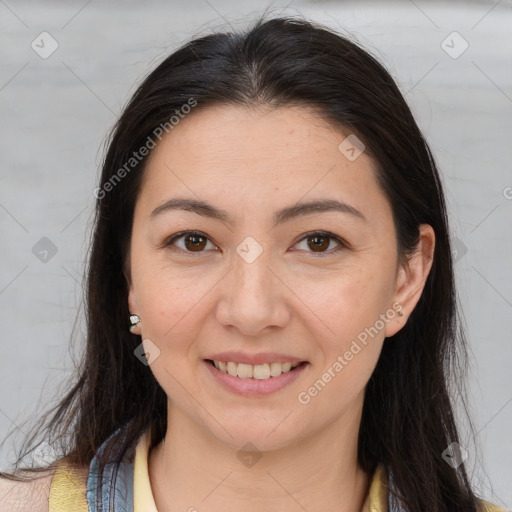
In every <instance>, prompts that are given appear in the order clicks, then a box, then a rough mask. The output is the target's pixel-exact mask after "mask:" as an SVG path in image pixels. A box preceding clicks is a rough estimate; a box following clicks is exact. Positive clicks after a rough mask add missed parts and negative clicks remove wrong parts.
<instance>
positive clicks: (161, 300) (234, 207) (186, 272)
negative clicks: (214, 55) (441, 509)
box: [126, 106, 435, 512]
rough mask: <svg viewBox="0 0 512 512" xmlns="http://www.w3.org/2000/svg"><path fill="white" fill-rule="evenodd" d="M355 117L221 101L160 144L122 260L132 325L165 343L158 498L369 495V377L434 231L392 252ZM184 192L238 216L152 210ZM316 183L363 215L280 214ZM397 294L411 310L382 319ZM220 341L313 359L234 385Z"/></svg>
mask: <svg viewBox="0 0 512 512" xmlns="http://www.w3.org/2000/svg"><path fill="white" fill-rule="evenodd" d="M348 134H349V132H346V133H342V131H340V130H339V129H337V128H334V127H333V126H332V125H330V124H328V123H327V122H325V121H324V120H322V119H321V118H320V117H318V115H315V114H314V113H313V112H312V111H310V110H308V109H306V108H299V107H287V108H278V109H275V110H263V109H259V110H256V109H254V110H248V109H243V108H240V107H235V106H218V107H209V108H207V109H205V110H202V111H196V112H194V113H193V114H191V115H189V116H188V117H186V118H185V119H183V120H182V121H181V122H180V123H179V125H177V126H175V127H174V129H173V130H172V131H171V132H170V133H169V134H168V135H167V136H166V137H165V138H163V140H162V142H160V143H159V145H158V146H157V147H156V148H155V149H154V150H153V152H152V154H151V157H150V160H149V162H148V166H147V168H146V171H145V175H144V179H143V183H142V187H141V190H140V194H139V196H138V199H137V203H136V208H135V215H134V223H133V231H132V239H131V246H130V253H129V257H128V260H127V267H126V274H127V277H128V281H129V290H130V291H129V308H130V312H131V313H132V314H137V315H139V317H140V318H141V322H140V323H139V324H138V326H137V328H136V330H135V331H134V332H135V333H136V334H140V335H141V337H142V339H143V340H146V339H150V340H151V343H154V345H156V346H157V347H158V349H159V350H160V354H159V355H158V357H157V358H156V359H155V360H154V361H153V362H152V363H151V365H150V369H151V371H152V372H153V374H154V376H155V378H156V379H157V380H158V382H159V383H160V385H161V386H162V388H163V389H164V390H165V392H166V394H167V396H168V398H169V401H168V429H167V434H166V437H165V440H164V441H163V442H162V443H160V444H159V445H158V446H157V447H156V448H155V449H154V450H153V451H152V452H151V453H150V457H149V472H150V479H151V484H152V489H153V493H154V497H155V502H156V505H157V507H158V509H159V510H160V511H161V512H166V511H170V510H188V509H189V508H190V507H195V508H196V509H197V510H201V511H203V510H209V511H220V510H223V511H231V510H233V511H234V510H241V509H243V510H247V511H261V510H266V511H267V512H274V511H276V512H277V511H280V512H283V511H284V512H287V511H290V512H291V511H296V510H299V509H300V507H301V506H302V507H304V509H305V510H308V511H310V512H313V511H320V510H340V511H343V512H349V511H350V512H355V511H360V510H363V509H365V508H366V507H367V502H366V503H365V500H366V495H367V492H368V486H369V483H370V481H371V475H368V474H366V473H365V472H363V471H362V470H361V469H360V467H359V466H358V463H357V436H358V429H359V423H360V418H361V410H362V405H363V398H364V388H365V385H366V383H367V381H368V379H369V378H370V376H371V374H372V371H373V369H374V367H375V365H376V363H377V360H378V357H379V354H380V351H381V348H382V345H383V343H385V337H387V336H391V335H393V334H395V333H396V332H397V331H398V330H399V329H401V328H402V327H403V325H404V324H405V322H406V321H407V317H408V315H409V314H410V313H411V311H412V310H413V308H414V306H415V305H416V303H417V301H418V299H419V297H420V295H421V291H422V289H423V286H424V284H425V280H426V278H427V275H428V272H429V270H430V267H431V263H432V255H433V250H434V243H435V240H434V238H435V237H434V233H433V230H432V228H431V227H430V226H427V225H422V226H421V229H420V235H421V236H420V243H419V245H418V248H417V251H416V253H415V254H414V255H413V256H412V257H411V258H410V260H409V262H408V265H406V266H401V265H399V258H398V254H397V248H396V246H397V243H396V234H395V229H394V224H393V218H392V211H391V206H390V204H389V202H388V200H387V198H386V197H385V195H384V194H383V192H382V190H381V189H380V188H379V186H378V184H377V181H376V179H375V170H374V165H373V161H372V160H371V158H370V157H369V156H368V155H367V154H366V153H364V152H363V153H362V154H361V155H360V156H359V157H358V158H357V159H356V160H354V161H350V160H349V159H347V158H346V156H345V155H344V154H342V153H341V152H340V150H339V149H338V146H339V144H340V142H342V141H343V140H344V139H345V137H346V136H347V135H348ZM178 196H179V197H187V198H191V199H200V200H203V201H207V202H209V203H212V204H213V205H214V206H216V207H217V208H220V209H222V210H225V211H226V212H227V213H229V215H230V216H231V217H232V224H228V223H226V222H222V221H219V220H215V219H209V218H206V217H202V216H200V215H198V214H196V213H193V212H188V211H178V210H174V211H168V212H165V213H162V214H160V215H157V216H155V217H154V218H153V219H151V220H150V214H151V212H152V211H153V210H154V209H155V208H156V207H158V206H160V205H161V204H163V203H164V202H165V201H167V200H168V199H170V198H172V197H178ZM315 199H337V200H341V201H344V202H345V203H348V204H350V205H351V206H353V207H354V208H356V209H357V210H359V211H360V212H361V213H362V214H363V215H364V217H365V220H363V219H361V218H359V217H357V216H355V215H351V214H348V213H340V212H322V213H313V214H309V215H307V216H302V217H298V218H294V219H291V220H289V221H287V222H285V223H283V224H281V225H278V226H275V227H273V222H272V215H273V213H274V212H275V211H276V210H278V209H280V208H283V207H286V206H291V205H293V204H295V203H296V202H298V201H301V202H305V201H310V200H315ZM183 230H197V231H200V232H202V233H204V235H206V236H207V237H208V238H207V239H206V240H201V242H202V245H201V247H203V249H202V252H201V251H199V252H198V251H194V245H193V243H191V242H190V241H189V242H188V243H187V239H186V238H181V239H179V240H176V241H175V242H174V245H173V246H170V247H167V248H166V247H163V246H164V243H165V241H166V240H168V239H169V238H170V237H171V236H172V235H173V234H175V233H178V232H179V231H183ZM318 230H322V231H327V232H330V233H333V234H334V235H336V236H338V237H340V238H341V239H342V240H344V241H346V243H347V246H346V247H342V249H341V250H339V251H335V250H334V249H336V248H337V247H339V246H340V244H339V243H338V242H337V241H336V240H335V239H330V242H329V239H328V238H327V239H326V240H323V241H321V242H322V248H321V249H320V250H319V249H317V250H316V251H315V245H314V240H313V241H312V238H313V239H314V236H313V237H310V238H309V239H308V238H305V237H306V235H309V234H310V232H314V231H318ZM248 236H250V237H252V238H254V239H255V240H256V241H257V242H258V244H259V245H260V246H261V248H262V253H261V255H260V256H259V257H258V258H257V259H256V260H255V261H254V262H252V263H250V264H249V263H247V262H246V261H245V260H244V259H243V258H242V257H240V255H239V254H238V253H237V252H236V249H237V247H238V246H239V245H240V243H241V242H242V241H243V240H244V239H245V238H246V237H248ZM308 241H309V242H308ZM172 247H174V250H172ZM187 251H188V252H187ZM322 251H323V252H322ZM322 254H324V255H322ZM397 303H398V304H399V306H398V307H399V308H400V307H401V311H402V312H403V313H404V315H403V316H399V315H397V314H394V315H393V316H392V318H390V317H391V314H390V313H389V312H390V311H394V312H395V313H396V308H397V306H396V304H397ZM393 304H395V309H393ZM386 312H387V313H386ZM383 314H384V316H385V318H386V319H387V321H386V322H383V323H384V326H383V327H382V329H380V330H379V332H378V334H377V335H374V336H373V337H371V338H370V339H369V342H368V343H367V344H366V345H365V346H362V349H361V350H360V351H359V352H358V353H357V354H356V355H354V357H353V358H352V359H351V360H350V361H348V364H347V365H346V366H344V368H343V370H342V371H340V372H338V373H336V374H335V375H336V376H335V377H333V378H332V379H331V381H330V382H329V383H328V384H327V385H326V386H325V387H324V388H323V389H322V390H321V392H319V393H318V394H317V395H316V396H314V397H313V398H311V400H310V401H309V403H307V404H302V403H300V402H299V401H298V399H297V397H298V394H299V393H300V392H304V391H307V390H308V388H309V387H310V386H312V385H313V384H314V382H315V381H317V380H318V379H319V378H320V377H321V376H322V374H323V373H324V372H325V371H326V370H327V369H328V368H329V367H332V366H333V363H334V362H335V361H336V360H337V358H338V356H339V355H343V354H345V353H346V351H347V350H349V349H350V347H351V344H352V342H353V340H354V339H356V337H357V336H358V334H360V333H361V332H363V331H364V330H365V328H370V327H371V326H375V325H376V321H377V320H379V315H383ZM380 318H382V317H380ZM380 325H381V324H377V327H379V326H380ZM227 350H239V351H244V352H250V353H259V352H271V351H273V352H280V353H284V354H290V355H293V356H295V357H299V358H300V359H301V360H305V361H308V363H309V365H308V367H307V368H306V370H305V371H304V372H303V373H302V375H301V376H300V377H299V378H298V379H297V380H295V382H293V383H292V384H290V385H289V386H287V387H285V388H284V389H282V390H280V391H278V392H276V393H274V394H272V395H269V396H266V397H250V398H248V397H242V396H239V395H236V394H233V393H231V392H229V391H227V390H225V389H223V388H221V387H220V385H219V384H217V383H216V381H215V380H214V379H213V378H212V376H211V375H210V372H209V371H208V369H207V368H206V367H205V363H204V361H203V359H204V358H205V357H207V356H208V355H209V354H212V353H215V352H221V351H227ZM248 442H250V443H252V444H253V445H254V446H256V447H257V450H258V451H259V454H260V455H261V458H260V459H259V460H258V462H257V463H256V464H254V465H253V466H251V467H247V466H246V465H245V464H243V463H242V462H241V461H240V459H239V458H238V457H237V452H238V451H239V450H240V449H241V448H242V447H243V446H244V445H246V443H248Z"/></svg>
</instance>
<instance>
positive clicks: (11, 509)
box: [0, 470, 55, 512]
mask: <svg viewBox="0 0 512 512" xmlns="http://www.w3.org/2000/svg"><path fill="white" fill-rule="evenodd" d="M54 473H55V470H48V471H45V472H41V473H40V474H39V475H37V477H31V478H30V479H28V477H27V480H24V481H17V480H10V479H7V478H4V477H0V512H48V502H49V497H50V486H51V483H52V479H53V475H54Z"/></svg>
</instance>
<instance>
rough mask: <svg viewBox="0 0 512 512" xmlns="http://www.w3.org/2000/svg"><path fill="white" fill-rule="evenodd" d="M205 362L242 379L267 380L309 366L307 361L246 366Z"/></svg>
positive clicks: (227, 362) (242, 364) (233, 363)
mask: <svg viewBox="0 0 512 512" xmlns="http://www.w3.org/2000/svg"><path fill="white" fill-rule="evenodd" d="M205 361H206V362H207V363H209V364H211V365H212V366H214V367H215V368H216V369H217V370H219V371H220V372H223V373H226V374H228V375H231V376H232V377H238V378H240V379H252V380H267V379H272V378H275V377H279V376H280V375H282V374H283V373H288V372H293V371H295V370H296V369H297V368H299V367H301V366H304V365H306V364H308V362H307V361H302V362H300V363H293V364H292V363H264V364H255V365H252V364H245V363H235V362H232V361H213V360H212V359H205Z"/></svg>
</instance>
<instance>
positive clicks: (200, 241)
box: [184, 235, 206, 251]
mask: <svg viewBox="0 0 512 512" xmlns="http://www.w3.org/2000/svg"><path fill="white" fill-rule="evenodd" d="M184 244H185V247H186V248H187V249H190V250H191V251H202V250H203V249H204V247H205V245H206V238H205V237H204V236H201V235H186V236H185V238H184Z"/></svg>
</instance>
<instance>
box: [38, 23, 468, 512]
mask: <svg viewBox="0 0 512 512" xmlns="http://www.w3.org/2000/svg"><path fill="white" fill-rule="evenodd" d="M191 99H192V101H195V102H196V104H195V106H194V111H197V110H199V109H204V108H208V107H210V106H212V105H236V106H241V107H247V108H254V107H258V106H266V107H271V108H274V107H287V106H306V107H309V108H312V109H314V110H315V111H317V112H318V113H320V114H321V115H322V116H323V117H324V118H325V119H326V120H328V121H330V122H331V123H332V124H333V125H334V126H337V127H341V128H343V129H344V130H347V129H348V130H350V131H351V132H352V133H354V134H356V136H357V137H358V138H359V139H360V140H362V141H363V143H364V144H365V146H366V152H367V154H368V155H369V156H371V157H372V159H373V161H374V162H375V165H376V167H377V171H378V172H377V179H378V182H379V185H380V186H381V188H382V190H383V192H384V194H385V195H386V197H387V198H388V199H389V201H390V203H391V205H392V212H393V219H394V225H395V229H396V233H397V240H398V248H399V254H400V256H401V257H402V258H404V259H406V258H407V256H408V255H410V254H411V252H412V251H413V250H414V248H415V246H416V244H417V242H418V236H419V230H418V228H419V225H420V224H422V223H426V224H430V225H431V226H432V228H433V229H434V231H435V236H436V245H435V254H434V261H433V266H432V268H431V271H430V274H429V276H428V279H427V281H426V285H425V287H424V290H423V293H422V295H421V298H420V300H419V302H418V304H417V305H416V308H415V309H414V311H413V312H412V314H411V315H410V317H409V319H408V321H407V323H406V325H405V326H404V328H402V329H401V330H400V331H399V332H398V333H397V334H395V335H394V336H392V337H390V338H388V339H387V341H386V343H385V344H384V347H383V350H382V353H381V355H380V358H379V361H378V363H377V366H376V368H375V371H374V372H373V374H372V376H371V378H370V380H369V382H368V384H367V387H366V392H365V399H364V405H363V414H362V420H361V425H360V432H359V444H358V459H359V463H360V465H361V467H362V468H363V469H364V470H366V471H369V472H371V471H373V470H374V469H375V468H376V467H377V465H379V464H380V465H382V466H383V467H384V469H385V471H386V474H387V475H388V477H390V478H392V481H393V489H394V499H395V501H396V503H399V504H400V505H401V506H402V507H403V508H404V509H405V510H407V511H408V512H425V511H426V510H428V511H430V512H468V511H476V510H477V499H476V498H475V495H474V494H473V492H472V490H471V486H470V483H469V480H468V476H467V473H466V470H465V468H464V464H462V465H460V466H459V467H458V468H457V469H453V468H452V467H451V466H450V465H448V464H447V463H446V462H445V461H444V460H443V458H442V456H441V454H442V453H443V451H444V450H445V449H446V448H447V446H448V445H450V444H451V443H454V442H458V440H459V437H458V433H457V427H456V423H455V419H454V412H453V408H452V407H453V406H452V403H451V397H450V383H451V382H452V381H453V379H454V375H455V372H456V371H457V370H459V369H460V368H463V366H464V364H462V366H461V362H462V363H464V361H465V360H466V345H465V340H464V336H463V333H462V331H461V329H460V325H459V322H458V320H457V315H456V295H455V288H454V275H453V262H452V256H451V251H450V241H449V230H448V221H447V214H446V207H445V200H444V196H443V190H442V184H441V180H440V177H439V173H438V170H437V168H436V163H435V160H434V158H433V156H432V154H431V151H430V149H429V147H428V144H427V142H426V141H425V139H424V137H423V136H422V133H421V132H420V129H419V128H418V126H417V124H416V122H415V120H414V118H413V116H412V114H411V111H410V109H409V107H408V105H407V103H406V101H405V100H404V97H403V96H402V94H401V93H400V91H399V89H398V87H397V85H396V84H395V82H394V81H393V79H392V77H391V76H390V74H389V73H388V72H387V71H386V70H385V69H384V67H383V66H382V65H381V64H380V63H379V62H378V61H377V59H375V58H374V57H373V56H371V55H370V54H369V53H368V52H367V51H366V50H364V49H362V47H360V46H359V44H356V43H354V42H352V41H351V40H349V39H348V38H346V37H344V36H341V35H339V34H337V33H335V32H333V31H332V30H330V29H327V28H326V27H324V26H322V25H320V24H318V23H314V22H310V21H307V20H303V19H297V18H273V19H267V20H266V19H264V17H263V18H261V19H259V20H258V21H257V22H256V23H255V24H254V25H253V26H251V27H250V28H249V29H247V30H245V31H241V32H237V33H213V34H211V35H207V36H203V37H199V38H196V39H194V40H192V41H190V42H188V43H187V44H185V45H183V46H181V47H180V48H179V49H178V50H177V51H175V52H174V53H172V54H171V55H170V56H168V57H167V58H166V59H165V60H163V62H162V63H161V64H159V65H158V66H157V67H156V69H154V70H153V71H152V72H151V73H150V74H149V75H148V76H147V77H146V78H145V79H144V80H143V82H142V83H141V84H140V86H139V87H138V89H137V90H136V92H135V93H134V95H133V97H132V98H131V100H130V101H129V102H128V104H127V105H126V107H125V109H124V111H123V113H122V115H121V117H120V119H119V120H118V122H117V124H116V125H115V127H114V129H113V130H112V133H111V135H110V138H109V141H108V147H107V151H106V155H105V159H104V163H103V169H102V175H101V181H100V183H99V187H98V189H97V194H96V196H97V202H96V210H95V224H94V232H93V241H92V248H91V252H90V255H89V256H90V257H89V262H88V268H87V272H86V279H87V283H86V284H87V286H86V297H85V302H86V320H87V337H86V340H85V342H86V346H85V350H84V354H83V358H82V360H81V364H80V366H79V368H77V372H76V380H75V382H74V385H73V386H72V388H71V389H70V390H69V392H67V393H66V395H65V396H64V397H63V398H62V400H61V401H60V402H59V403H58V404H57V406H56V407H55V411H54V414H53V416H52V418H51V420H50V422H49V423H48V427H47V430H48V432H50V431H51V432H58V433H59V435H60V436H61V438H64V437H65V436H70V437H69V438H70V441H69V446H68V447H67V450H66V452H65V455H66V460H67V461H68V462H69V463H70V464H74V465H77V466H84V467H85V466H87V465H88V464H89V463H90V461H91V460H92V458H93V456H94V454H95V453H96V451H97V449H98V447H99V446H100V445H101V444H102V442H103V441H105V439H107V438H108V437H109V435H111V434H112V432H114V431H115V430H116V429H118V428H119V427H120V426H122V425H125V424H127V423H128V422H129V428H128V431H127V435H126V443H125V448H127V447H128V445H129V444H130V443H132V442H134V441H135V440H136V439H137V437H138V436H139V435H140V433H141V432H142V431H143V430H145V429H147V428H151V429H152V439H153V444H152V445H153V446H154V445H156V444H157V443H158V442H160V440H161V439H162V438H163V436H164V435H165V431H166V424H167V410H166V408H167V397H166V395H165V393H164V391H163V390H162V388H161V387H160V386H159V384H158V383H157V381H156V379H155V378H154V376H153V375H152V373H151V371H150V369H149V367H148V366H146V365H143V364H141V363H140V361H139V360H138V359H137V358H136V357H135V356H134V350H135V349H136V347H137V346H138V345H139V344H140V341H141V340H140V337H139V336H136V335H133V334H131V333H130V332H129V330H128V318H129V315H130V313H129V310H128V298H127V297H128V287H127V280H126V275H125V273H124V270H123V269H124V268H125V267H124V266H125V263H126V257H127V251H128V247H129V242H130V236H131V229H132V222H133V212H134V206H135V202H136V198H137V194H138V191H139V188H140V183H141V178H142V175H143V172H144V168H145V164H146V162H147V158H148V157H147V156H144V157H141V158H140V160H139V159H137V161H136V162H135V161H133V160H130V159H133V158H134V157H133V154H134V152H137V150H138V149H139V148H141V147H143V146H144V145H146V144H147V142H148V137H150V138H151V137H154V134H155V129H156V128H157V127H159V126H166V127H169V124H170V123H169V119H170V118H171V116H172V115H173V114H174V113H175V112H176V111H178V112H179V111H181V109H182V108H183V106H184V105H187V104H188V105H191ZM190 115H194V112H192V113H191V114H190ZM139 156H140V155H139ZM127 162H131V163H130V165H129V166H128V167H127ZM132 164H133V165H132ZM123 168H124V170H125V172H124V173H123V172H121V171H120V170H121V169H123ZM120 175H122V179H119V177H120ZM109 184H110V185H109ZM120 456H121V455H120Z"/></svg>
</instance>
